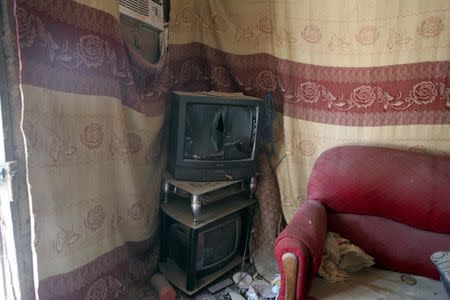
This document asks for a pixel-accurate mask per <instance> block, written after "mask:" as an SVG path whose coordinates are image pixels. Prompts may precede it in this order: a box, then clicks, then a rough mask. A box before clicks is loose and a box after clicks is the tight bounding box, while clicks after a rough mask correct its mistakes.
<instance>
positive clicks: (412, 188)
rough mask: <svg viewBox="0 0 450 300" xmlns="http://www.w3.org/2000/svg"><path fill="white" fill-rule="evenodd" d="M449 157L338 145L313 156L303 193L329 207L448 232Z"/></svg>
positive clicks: (339, 210) (449, 215)
mask: <svg viewBox="0 0 450 300" xmlns="http://www.w3.org/2000/svg"><path fill="white" fill-rule="evenodd" d="M449 183H450V157H445V156H433V155H429V154H421V153H413V152H408V151H402V150H397V149H391V148H382V147H364V146H342V147H336V148H333V149H329V150H327V151H325V152H324V153H322V155H321V156H320V157H319V158H318V159H317V160H316V162H315V164H314V168H313V171H312V174H311V176H310V179H309V182H308V199H312V200H317V201H320V202H321V203H322V204H324V206H325V207H327V208H328V209H329V210H332V211H335V212H343V213H354V214H361V215H373V216H379V217H386V218H389V219H392V220H395V221H398V222H400V223H404V224H408V225H411V226H414V227H416V228H420V229H424V230H428V231H435V232H441V233H450V222H449V220H450V205H449V203H450V184H449Z"/></svg>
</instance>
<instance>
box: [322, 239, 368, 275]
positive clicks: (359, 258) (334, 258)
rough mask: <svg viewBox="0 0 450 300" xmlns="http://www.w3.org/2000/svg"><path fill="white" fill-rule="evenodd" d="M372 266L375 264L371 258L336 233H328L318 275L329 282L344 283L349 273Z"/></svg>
mask: <svg viewBox="0 0 450 300" xmlns="http://www.w3.org/2000/svg"><path fill="white" fill-rule="evenodd" d="M373 264H375V261H374V259H373V257H372V256H370V255H368V254H366V253H365V252H364V251H363V250H362V249H361V248H359V247H358V246H356V245H353V244H352V243H350V241H349V240H347V239H345V238H343V237H341V236H340V235H339V234H337V233H334V232H328V233H327V236H326V240H325V249H324V255H323V257H322V263H321V265H320V269H319V274H318V275H319V276H321V277H323V278H324V279H325V280H327V281H329V282H338V281H344V280H346V279H348V278H350V274H349V273H351V272H356V271H359V270H361V269H363V268H366V267H370V266H372V265H373Z"/></svg>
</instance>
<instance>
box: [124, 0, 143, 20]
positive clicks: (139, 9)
mask: <svg viewBox="0 0 450 300" xmlns="http://www.w3.org/2000/svg"><path fill="white" fill-rule="evenodd" d="M119 4H120V5H123V6H124V7H126V8H128V9H129V10H131V11H133V12H135V13H137V14H139V15H142V16H145V17H148V11H149V10H148V0H119Z"/></svg>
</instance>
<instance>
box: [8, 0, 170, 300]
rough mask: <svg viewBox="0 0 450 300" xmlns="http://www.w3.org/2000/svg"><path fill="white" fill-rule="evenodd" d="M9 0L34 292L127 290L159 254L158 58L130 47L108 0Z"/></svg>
mask: <svg viewBox="0 0 450 300" xmlns="http://www.w3.org/2000/svg"><path fill="white" fill-rule="evenodd" d="M10 3H11V7H13V8H14V9H13V10H14V11H13V14H14V16H15V21H16V23H17V32H16V34H17V41H18V45H17V46H18V51H19V58H20V66H21V69H20V82H18V84H20V89H21V92H22V100H23V122H22V128H23V132H24V135H25V139H26V149H27V151H26V156H27V169H28V181H29V191H30V195H31V205H32V214H33V217H34V224H35V226H34V227H35V228H34V236H35V239H34V251H35V255H36V263H37V271H38V274H37V276H38V280H39V287H38V294H39V297H40V298H41V299H115V298H127V297H128V298H135V295H136V291H137V290H138V287H139V284H140V283H143V281H142V280H144V279H148V278H149V276H150V275H151V274H152V272H154V270H155V268H156V263H157V260H158V249H159V247H158V245H159V241H158V236H157V235H158V234H157V233H158V225H159V221H158V207H159V186H160V174H161V168H162V167H163V166H162V161H164V160H163V159H162V158H161V149H160V145H161V143H162V140H161V139H162V136H163V135H162V131H161V129H162V125H163V120H164V103H165V97H166V94H167V91H168V86H167V82H165V81H164V80H165V77H164V73H165V71H164V70H165V67H164V60H162V61H161V62H160V63H158V64H157V65H151V64H150V63H148V62H146V61H144V60H143V59H142V57H139V56H138V55H136V53H135V52H133V51H132V50H131V49H128V50H129V51H127V48H126V45H125V44H124V42H123V40H122V36H121V32H120V27H119V22H118V15H119V13H118V2H117V1H95V0H78V1H66V0H40V1H34V0H14V1H12V0H11V1H10ZM12 28H14V27H12Z"/></svg>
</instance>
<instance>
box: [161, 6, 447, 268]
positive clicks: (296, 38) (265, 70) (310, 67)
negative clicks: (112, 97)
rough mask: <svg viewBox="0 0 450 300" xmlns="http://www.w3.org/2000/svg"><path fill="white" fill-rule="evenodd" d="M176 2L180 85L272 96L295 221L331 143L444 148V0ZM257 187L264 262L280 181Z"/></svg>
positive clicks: (277, 161) (286, 195)
mask: <svg viewBox="0 0 450 300" xmlns="http://www.w3.org/2000/svg"><path fill="white" fill-rule="evenodd" d="M171 9H172V10H171V23H170V26H171V27H170V29H171V32H170V46H169V53H170V55H171V60H170V65H171V67H170V70H172V73H171V74H170V76H171V77H173V82H174V89H179V90H183V89H184V90H208V89H214V90H220V91H241V92H244V93H245V94H248V95H252V96H258V97H264V96H265V95H266V94H267V93H271V94H272V96H273V98H274V101H275V107H276V110H277V118H276V119H275V121H274V122H273V124H272V130H273V135H272V136H273V143H274V146H275V147H274V150H275V151H274V153H273V154H272V155H271V161H272V162H271V165H272V167H273V169H274V172H275V174H276V177H277V181H278V186H279V197H280V199H281V206H282V210H283V213H284V217H285V218H286V220H287V221H288V222H289V221H290V219H291V218H292V216H293V214H294V213H295V211H296V210H297V207H298V206H299V204H300V203H302V201H304V200H305V197H306V183H307V180H308V177H309V174H310V172H311V169H312V166H313V163H314V161H315V160H316V159H317V157H318V156H319V155H320V154H321V153H322V152H323V151H325V150H327V149H329V148H331V147H334V146H338V145H349V144H357V145H382V146H388V147H395V148H403V149H409V150H410V151H423V152H433V153H441V154H445V155H449V153H450V81H449V77H450V71H449V70H450V68H449V67H450V63H449V59H450V32H449V28H450V27H449V24H450V2H449V1H447V0H433V1H420V0H394V1H393V0H377V1H371V0H342V1H333V0H315V1H307V0H283V1H281V0H270V1H237V0H236V1H234V0H229V1H200V0H180V1H174V2H173V3H172V7H171ZM263 169H265V168H263ZM386 180H389V177H387V178H386ZM262 186H263V187H264V189H265V190H266V192H262V193H261V195H271V197H270V199H269V200H267V197H263V199H259V200H260V207H261V210H262V214H264V213H265V214H266V216H265V217H262V220H263V221H261V219H260V222H261V224H262V225H260V227H259V228H257V229H258V230H259V231H258V232H259V233H258V235H257V236H256V238H257V239H260V240H262V241H260V242H259V243H257V245H258V246H259V249H264V247H265V248H267V249H269V250H267V251H266V254H265V255H263V256H264V257H266V258H267V259H266V260H262V265H264V264H265V263H266V262H268V261H270V260H271V258H272V255H273V254H272V253H273V252H272V251H271V245H272V244H273V238H274V236H276V228H277V226H276V221H275V222H274V221H273V220H274V219H277V218H274V217H273V216H271V215H270V211H273V210H275V209H276V204H273V203H274V202H275V201H277V199H278V197H277V196H274V194H273V193H271V191H272V190H273V189H276V186H275V187H274V184H273V183H272V185H269V184H267V182H264V183H263V185H262ZM269 186H271V188H269ZM261 200H262V203H261ZM270 203H272V205H269V204H270ZM263 268H265V266H263ZM272 270H273V268H272Z"/></svg>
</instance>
